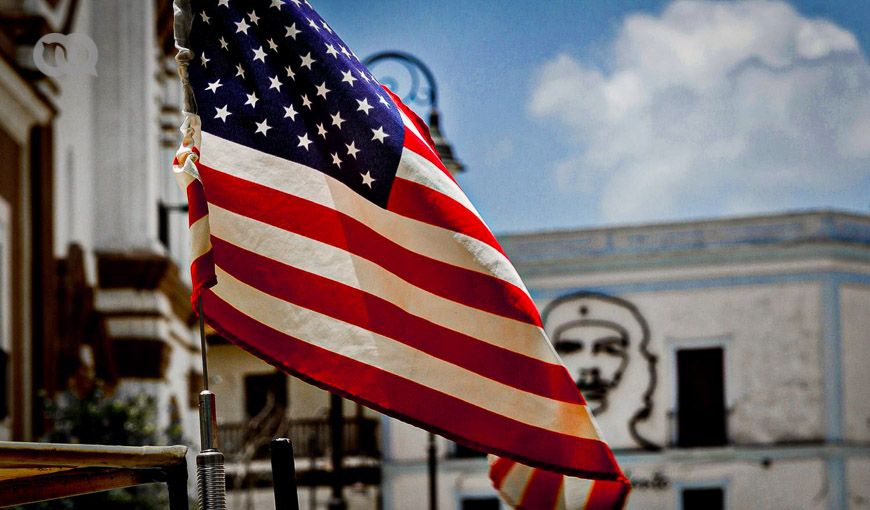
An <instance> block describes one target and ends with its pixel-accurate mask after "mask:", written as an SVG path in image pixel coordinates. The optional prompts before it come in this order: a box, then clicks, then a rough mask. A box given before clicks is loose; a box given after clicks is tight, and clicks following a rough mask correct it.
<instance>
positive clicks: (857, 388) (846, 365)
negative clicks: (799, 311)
mask: <svg viewBox="0 0 870 510" xmlns="http://www.w3.org/2000/svg"><path fill="white" fill-rule="evenodd" d="M840 323H841V325H842V326H841V330H842V335H843V339H842V342H843V343H842V347H843V408H844V413H845V417H844V420H843V423H844V426H845V431H844V432H845V438H846V440H847V441H856V442H859V441H863V442H868V441H870V397H868V392H870V288H868V287H867V286H857V285H854V286H853V285H845V286H843V287H842V288H841V290H840ZM868 472H870V470H868Z"/></svg>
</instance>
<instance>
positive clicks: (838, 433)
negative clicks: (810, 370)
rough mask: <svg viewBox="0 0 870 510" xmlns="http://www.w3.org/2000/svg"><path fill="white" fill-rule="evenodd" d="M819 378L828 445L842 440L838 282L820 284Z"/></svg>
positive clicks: (834, 279)
mask: <svg viewBox="0 0 870 510" xmlns="http://www.w3.org/2000/svg"><path fill="white" fill-rule="evenodd" d="M821 299H822V303H821V304H822V340H823V345H822V353H821V354H822V374H823V380H824V391H825V432H826V438H827V440H828V441H830V442H833V443H839V442H841V441H842V440H843V349H842V336H841V326H840V282H839V281H838V279H837V278H834V277H829V278H825V279H824V281H823V283H822V296H821Z"/></svg>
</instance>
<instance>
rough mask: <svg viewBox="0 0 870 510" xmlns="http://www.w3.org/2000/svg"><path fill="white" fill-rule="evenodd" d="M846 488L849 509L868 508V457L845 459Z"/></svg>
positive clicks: (869, 483) (869, 490) (869, 465)
mask: <svg viewBox="0 0 870 510" xmlns="http://www.w3.org/2000/svg"><path fill="white" fill-rule="evenodd" d="M846 490H847V491H848V493H847V494H846V503H847V504H848V505H849V509H850V510H861V509H866V508H870V458H868V457H865V458H855V459H850V460H847V461H846Z"/></svg>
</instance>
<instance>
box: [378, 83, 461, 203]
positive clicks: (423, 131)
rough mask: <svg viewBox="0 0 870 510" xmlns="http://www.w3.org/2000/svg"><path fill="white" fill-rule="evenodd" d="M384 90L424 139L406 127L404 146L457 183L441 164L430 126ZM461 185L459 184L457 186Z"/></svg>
mask: <svg viewBox="0 0 870 510" xmlns="http://www.w3.org/2000/svg"><path fill="white" fill-rule="evenodd" d="M384 90H386V91H387V94H389V95H390V98H391V99H392V100H393V103H394V104H395V105H396V108H398V109H399V110H400V111H401V112H402V113H404V114H405V115H406V116H407V117H408V119H410V121H411V123H412V124H414V127H416V128H417V132H419V133H420V135H421V136H423V139H420V136H418V135H417V134H416V133H414V132H413V131H411V129H410V128H408V126H405V138H404V142H403V143H404V146H405V148H407V149H409V150H411V151H413V152H414V153H415V154H417V155H419V156H421V157H423V158H425V159H426V160H427V161H429V162H430V163H432V164H433V165H435V166H436V167H438V168H439V169H440V170H441V171H442V172H444V175H446V176H447V177H449V178H450V180H451V181H453V182H456V179H454V178H453V174H451V173H450V170H447V167H445V166H444V163H442V162H441V158H440V157H439V156H438V151H437V149H435V142H434V141H433V140H432V135H431V134H429V126H428V125H426V123H425V122H423V120H422V119H421V118H420V117H419V116H417V113H416V112H414V110H412V109H410V108H408V107H407V106H406V105H405V103H403V102H402V100H401V99H399V97H398V96H396V95H395V94H393V92H392V91H391V90H390V89H388V88H387V87H384ZM458 185H459V184H458V183H457V186H458Z"/></svg>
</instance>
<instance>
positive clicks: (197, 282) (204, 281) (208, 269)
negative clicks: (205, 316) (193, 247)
mask: <svg viewBox="0 0 870 510" xmlns="http://www.w3.org/2000/svg"><path fill="white" fill-rule="evenodd" d="M190 278H191V280H192V281H193V292H191V295H190V302H191V303H192V304H193V308H194V309H196V300H197V298H199V295H200V294H201V293H202V291H203V290H205V289H207V288H209V287H212V286H214V285H215V284H217V277H216V276H215V273H214V256H213V254H212V250H209V251H207V252H205V253H203V254H202V255H200V256H199V257H197V258H196V259H194V261H193V262H191V263H190Z"/></svg>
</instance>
